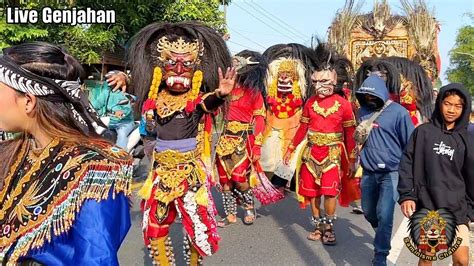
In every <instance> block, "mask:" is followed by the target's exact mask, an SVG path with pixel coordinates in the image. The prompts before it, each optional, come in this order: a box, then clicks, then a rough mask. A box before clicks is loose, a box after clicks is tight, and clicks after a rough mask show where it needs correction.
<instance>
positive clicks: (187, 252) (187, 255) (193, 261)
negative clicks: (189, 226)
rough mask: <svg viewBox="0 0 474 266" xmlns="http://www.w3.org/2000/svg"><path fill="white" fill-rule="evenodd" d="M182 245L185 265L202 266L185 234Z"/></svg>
mask: <svg viewBox="0 0 474 266" xmlns="http://www.w3.org/2000/svg"><path fill="white" fill-rule="evenodd" d="M183 245H184V247H183V253H184V260H185V261H186V264H187V265H192V266H196V265H202V256H201V255H199V252H198V251H197V249H196V248H195V247H194V246H193V245H191V243H190V241H189V238H188V235H187V234H185V235H184V240H183Z"/></svg>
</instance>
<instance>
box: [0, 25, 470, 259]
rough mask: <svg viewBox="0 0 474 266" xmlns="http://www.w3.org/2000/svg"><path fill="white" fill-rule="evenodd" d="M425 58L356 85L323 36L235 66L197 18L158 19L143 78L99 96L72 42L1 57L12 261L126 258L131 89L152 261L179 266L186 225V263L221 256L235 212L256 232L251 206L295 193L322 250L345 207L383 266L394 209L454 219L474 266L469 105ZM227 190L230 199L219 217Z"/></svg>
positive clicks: (361, 77) (138, 72) (7, 244)
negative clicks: (143, 151)
mask: <svg viewBox="0 0 474 266" xmlns="http://www.w3.org/2000/svg"><path fill="white" fill-rule="evenodd" d="M397 64H400V65H402V66H410V67H406V68H404V69H405V70H406V69H410V71H412V72H410V73H406V72H404V71H405V70H402V69H399V68H397ZM413 64H416V63H415V62H409V61H407V60H405V59H398V58H395V59H393V58H392V59H390V58H389V59H383V58H379V59H373V60H372V59H371V60H368V61H366V62H365V63H364V64H363V65H362V66H361V68H360V69H359V70H358V71H357V73H355V74H354V75H353V73H354V70H353V68H352V65H351V62H350V61H349V60H348V59H347V58H345V57H344V56H343V55H340V54H337V53H336V52H335V51H334V50H333V49H332V48H331V47H330V46H329V45H328V44H326V43H324V42H321V41H320V42H318V44H317V46H316V47H315V48H310V47H305V46H303V45H300V44H293V43H292V44H277V45H274V46H271V47H269V48H268V49H267V50H266V51H265V52H264V53H263V54H260V53H258V52H255V51H249V50H244V51H242V52H240V53H238V54H236V55H235V56H233V57H231V55H230V52H229V51H228V49H227V46H226V44H225V41H224V39H223V38H222V37H221V36H220V35H219V34H218V33H216V32H215V31H214V30H212V29H211V28H209V27H207V26H205V25H203V24H201V23H198V22H180V23H153V24H150V25H148V26H146V27H145V28H143V29H142V30H141V31H139V32H138V33H137V35H136V36H135V37H134V43H133V44H132V46H131V47H130V51H129V66H130V69H131V72H130V74H127V73H124V72H118V73H115V74H114V75H111V76H110V77H109V79H108V84H107V83H104V88H103V89H102V90H101V91H100V92H99V93H98V94H97V95H96V97H93V98H94V99H91V101H89V99H88V97H87V96H86V95H85V94H84V92H83V91H81V84H80V80H81V78H83V77H84V75H83V70H82V68H81V66H80V64H79V63H78V61H77V60H75V59H74V58H72V57H71V56H70V55H69V54H67V53H66V52H65V51H64V50H62V49H61V48H59V47H57V46H54V45H51V44H48V43H41V42H33V43H25V44H20V45H16V46H13V47H10V48H7V49H5V50H4V52H3V55H2V56H1V57H0V128H2V129H3V130H5V131H8V132H21V133H19V134H18V136H16V137H15V138H13V139H11V140H8V141H4V142H1V143H0V161H2V162H3V163H2V166H1V167H0V187H1V190H0V202H1V205H0V206H1V207H0V239H1V241H0V259H1V260H2V261H3V263H5V264H7V265H15V264H16V263H30V264H26V265H38V264H39V265H66V264H78V265H117V264H118V259H117V252H118V249H119V247H120V244H121V242H122V241H123V239H124V238H125V236H126V234H127V232H128V229H129V227H130V212H129V211H130V210H129V208H130V206H129V202H128V199H129V198H130V195H131V192H132V191H131V179H132V172H133V166H132V159H131V158H130V155H128V154H127V153H126V152H125V151H124V150H123V149H121V148H124V147H125V146H126V137H127V135H128V134H129V133H130V131H131V130H132V129H133V126H134V121H133V110H132V109H131V107H130V105H129V103H128V102H127V100H129V98H127V97H125V96H124V94H123V92H122V91H121V90H120V88H123V90H127V91H129V92H130V93H132V94H133V95H136V96H137V103H136V106H137V107H139V112H140V114H141V115H142V124H141V125H140V132H141V134H142V137H143V140H144V142H145V145H146V146H147V155H148V156H149V157H150V159H151V166H150V172H149V175H148V177H147V179H146V181H145V182H144V184H143V187H142V188H141V189H140V190H139V191H138V195H139V196H140V197H141V198H142V201H141V209H142V211H143V221H142V228H143V239H144V243H145V245H146V247H147V248H148V249H149V253H150V257H151V258H152V260H153V262H154V264H159V265H172V264H174V263H175V257H174V256H175V255H174V252H173V247H172V236H171V235H170V230H169V229H170V225H171V224H173V223H174V222H175V220H176V219H177V217H179V218H180V219H181V223H182V226H183V228H184V232H185V234H184V258H185V260H186V262H187V263H188V264H190V265H199V264H202V262H203V257H205V256H210V255H212V254H214V253H215V252H217V250H218V249H219V240H220V237H219V234H218V232H217V228H218V227H223V228H225V227H227V226H230V225H232V224H235V223H236V221H237V207H238V205H241V206H242V207H243V209H244V217H243V218H242V219H243V222H244V224H246V225H251V224H253V223H254V222H255V220H256V212H255V199H257V200H258V201H260V202H261V203H262V204H272V203H275V202H277V201H279V200H281V199H283V198H284V195H285V191H286V189H287V188H289V187H290V186H291V183H292V181H293V183H294V184H295V192H296V196H297V199H298V202H299V203H300V207H303V208H304V207H306V206H308V205H309V206H310V208H311V214H312V217H311V220H312V221H313V224H314V230H312V231H311V232H309V234H308V236H307V238H308V240H310V241H321V242H322V243H323V244H324V245H335V244H336V243H337V237H336V232H335V223H336V209H337V205H338V204H339V205H340V206H343V207H347V206H349V204H353V203H354V202H355V203H356V205H354V206H356V208H355V209H354V210H357V211H358V212H359V213H363V214H364V216H365V218H366V220H367V221H368V222H369V223H370V225H371V226H372V227H373V228H374V230H375V238H374V242H373V246H374V254H373V260H372V263H373V265H386V264H387V262H386V260H387V256H388V254H389V252H390V249H391V247H390V240H391V236H392V227H393V220H394V219H393V217H394V212H395V209H396V204H397V202H398V203H399V204H400V207H401V211H402V213H403V215H405V216H406V217H407V218H409V217H411V216H412V215H413V214H414V213H415V212H417V211H419V210H421V209H423V208H427V209H429V210H438V209H441V208H445V209H447V210H449V211H450V212H452V213H453V214H454V215H455V217H456V225H457V228H458V229H457V232H458V236H459V237H461V238H462V239H463V242H462V244H461V247H460V248H459V249H458V250H457V251H456V252H455V253H454V254H453V261H454V264H455V265H468V259H469V251H468V247H469V233H468V227H467V224H468V223H469V221H472V220H474V202H473V200H474V173H473V168H472V167H469V165H472V164H473V163H474V150H473V148H472V147H473V144H474V135H473V134H470V133H469V132H468V130H467V128H468V124H469V115H470V113H471V95H470V94H469V92H468V90H466V89H465V88H464V87H463V85H462V84H457V83H453V84H449V85H446V86H444V87H442V88H441V89H440V90H439V94H438V95H437V96H436V97H434V98H435V100H436V101H435V103H434V104H433V94H432V88H431V83H430V82H426V81H427V80H429V78H428V77H427V76H426V73H424V71H423V69H422V68H421V67H419V68H416V67H412V65H413ZM412 77H413V78H412ZM406 80H408V81H409V82H411V83H410V84H411V86H413V87H414V88H413V90H414V91H417V92H419V93H422V94H423V97H420V99H421V100H420V101H413V99H411V101H410V99H409V97H406V96H407V95H406V90H403V89H402V87H403V86H406V82H405V81H406ZM402 81H403V86H402ZM116 89H119V90H118V91H116ZM404 93H405V94H404ZM408 96H410V95H408ZM122 102H123V103H125V104H121V103H122ZM433 109H434V112H432V110H433ZM431 112H432V116H431ZM107 114H108V115H110V116H111V117H112V119H111V121H110V124H109V125H108V127H109V128H110V129H115V130H116V131H117V133H118V137H117V142H116V145H112V144H110V142H108V141H105V140H104V139H102V138H101V137H100V136H99V135H98V134H97V132H96V129H97V127H98V126H100V127H107V125H104V123H103V121H102V120H101V119H100V117H101V116H104V115H107ZM219 121H220V122H219ZM214 136H217V139H214ZM213 187H217V188H218V189H219V190H220V192H221V193H222V205H223V208H224V213H223V214H221V216H222V218H221V219H217V216H218V213H217V210H216V206H215V202H214V199H213V197H212V194H211V189H212V188H213ZM322 198H324V199H322ZM357 202H361V207H362V209H359V208H357V207H358V204H357ZM295 207H296V206H295ZM426 254H430V253H429V252H428V251H426ZM429 264H430V262H429V261H426V260H422V259H420V265H429Z"/></svg>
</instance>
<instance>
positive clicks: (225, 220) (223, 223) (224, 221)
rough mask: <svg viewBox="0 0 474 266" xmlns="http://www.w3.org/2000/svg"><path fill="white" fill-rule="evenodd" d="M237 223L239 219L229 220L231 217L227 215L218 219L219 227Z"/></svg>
mask: <svg viewBox="0 0 474 266" xmlns="http://www.w3.org/2000/svg"><path fill="white" fill-rule="evenodd" d="M235 223H237V221H233V222H231V221H230V220H229V218H227V217H225V218H223V219H221V220H219V221H217V227H220V228H224V227H227V226H229V225H233V224H235Z"/></svg>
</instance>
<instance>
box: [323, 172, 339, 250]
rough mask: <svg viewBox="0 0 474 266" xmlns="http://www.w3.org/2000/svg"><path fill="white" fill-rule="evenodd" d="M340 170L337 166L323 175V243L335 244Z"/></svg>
mask: <svg viewBox="0 0 474 266" xmlns="http://www.w3.org/2000/svg"><path fill="white" fill-rule="evenodd" d="M340 184H341V179H340V171H339V169H338V168H337V167H334V168H332V169H331V170H329V171H327V172H325V173H324V174H323V175H322V176H321V194H322V195H324V210H325V211H326V215H325V217H324V223H325V224H324V235H323V239H322V240H323V244H325V245H335V244H336V234H335V232H334V220H335V219H336V206H337V198H336V197H337V196H338V195H339V192H340Z"/></svg>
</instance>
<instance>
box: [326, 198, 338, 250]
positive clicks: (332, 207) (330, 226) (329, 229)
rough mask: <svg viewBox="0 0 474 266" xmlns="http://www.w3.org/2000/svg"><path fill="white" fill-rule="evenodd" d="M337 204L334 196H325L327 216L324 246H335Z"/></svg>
mask: <svg viewBox="0 0 474 266" xmlns="http://www.w3.org/2000/svg"><path fill="white" fill-rule="evenodd" d="M336 204H337V199H336V197H334V196H324V210H325V211H326V216H325V217H324V222H325V225H324V236H323V244H325V245H335V244H336V234H335V232H334V220H335V219H336Z"/></svg>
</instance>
